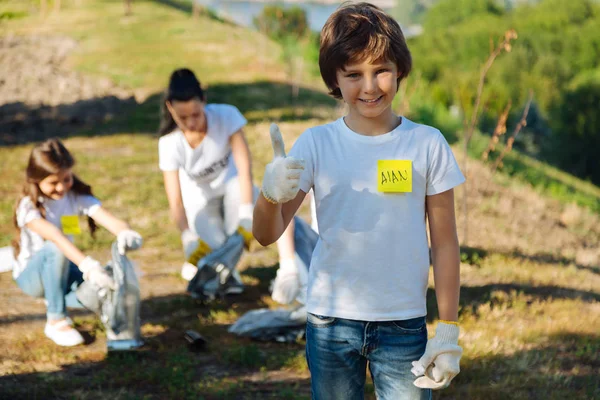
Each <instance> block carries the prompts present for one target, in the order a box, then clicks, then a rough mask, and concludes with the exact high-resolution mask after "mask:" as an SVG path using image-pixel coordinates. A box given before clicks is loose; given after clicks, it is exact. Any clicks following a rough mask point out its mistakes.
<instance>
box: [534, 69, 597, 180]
mask: <svg viewBox="0 0 600 400" xmlns="http://www.w3.org/2000/svg"><path fill="white" fill-rule="evenodd" d="M598 104H600V69H599V70H597V72H595V73H591V74H584V75H582V76H578V77H577V78H575V79H574V80H573V82H572V84H571V85H570V86H569V88H568V89H567V90H566V91H565V92H563V94H562V96H561V98H560V99H559V100H557V101H556V102H555V103H554V104H553V105H552V107H551V110H552V112H551V114H552V115H553V116H554V119H553V121H554V123H553V130H552V134H551V135H550V140H549V142H548V145H547V147H545V155H546V157H547V158H548V159H550V160H551V161H553V162H555V163H556V164H557V165H558V166H560V167H561V168H562V169H564V170H566V171H568V172H570V173H572V174H574V175H576V176H579V177H581V178H584V179H590V180H591V181H592V182H594V183H595V184H596V185H600V162H598V149H600V113H598Z"/></svg>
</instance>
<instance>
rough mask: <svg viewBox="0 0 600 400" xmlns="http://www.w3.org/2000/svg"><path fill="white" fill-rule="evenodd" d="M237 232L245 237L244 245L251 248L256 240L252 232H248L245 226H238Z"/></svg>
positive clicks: (247, 248)
mask: <svg viewBox="0 0 600 400" xmlns="http://www.w3.org/2000/svg"><path fill="white" fill-rule="evenodd" d="M237 232H238V233H239V234H240V235H241V236H242V237H243V238H244V247H245V248H246V250H249V249H250V243H252V241H253V240H254V236H252V233H251V232H248V231H247V230H246V229H245V228H244V227H243V226H238V228H237Z"/></svg>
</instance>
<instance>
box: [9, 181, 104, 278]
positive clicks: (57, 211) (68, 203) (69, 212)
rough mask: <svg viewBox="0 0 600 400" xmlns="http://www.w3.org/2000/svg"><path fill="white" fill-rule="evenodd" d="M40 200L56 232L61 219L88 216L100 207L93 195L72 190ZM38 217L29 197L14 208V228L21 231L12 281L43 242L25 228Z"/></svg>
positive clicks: (70, 237) (37, 211)
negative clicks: (60, 196) (15, 221)
mask: <svg viewBox="0 0 600 400" xmlns="http://www.w3.org/2000/svg"><path fill="white" fill-rule="evenodd" d="M41 201H42V205H43V207H44V209H45V211H46V220H47V221H48V222H50V223H51V224H52V225H54V226H56V227H57V228H58V229H60V230H63V225H62V221H61V218H62V217H64V216H77V217H79V216H82V215H86V216H89V217H91V216H92V215H93V214H94V213H95V212H96V210H98V208H100V205H101V203H100V200H98V199H97V198H95V197H94V196H89V195H78V194H76V193H74V192H73V191H69V192H68V193H67V194H66V195H65V196H64V197H63V198H61V199H59V200H52V199H48V198H45V197H44V198H41ZM40 218H42V215H41V214H40V212H39V210H38V209H37V208H36V207H35V204H33V202H32V201H31V198H30V197H29V196H25V197H23V198H22V199H21V201H20V202H19V205H18V206H17V225H18V226H19V228H20V229H21V236H20V245H21V251H20V252H19V255H18V256H17V260H16V261H17V262H16V265H15V268H13V278H15V279H17V277H18V276H19V275H20V274H21V272H23V270H24V269H25V268H26V267H27V262H28V261H29V259H30V258H31V257H32V256H33V255H34V254H35V253H37V252H38V251H39V250H40V249H41V248H42V247H43V246H44V239H43V238H42V237H41V236H40V235H38V234H37V233H35V232H33V231H31V230H29V229H28V228H27V226H26V225H27V224H28V223H30V222H31V221H34V220H36V219H40ZM66 236H67V237H68V238H69V240H71V241H73V235H69V234H67V235H66Z"/></svg>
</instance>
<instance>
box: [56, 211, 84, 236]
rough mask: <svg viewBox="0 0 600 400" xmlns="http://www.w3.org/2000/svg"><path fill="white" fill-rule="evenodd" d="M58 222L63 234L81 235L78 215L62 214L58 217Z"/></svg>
mask: <svg viewBox="0 0 600 400" xmlns="http://www.w3.org/2000/svg"><path fill="white" fill-rule="evenodd" d="M60 224H61V225H62V231H63V233H64V234H65V235H81V227H80V226H79V217H78V216H77V215H63V216H62V217H60Z"/></svg>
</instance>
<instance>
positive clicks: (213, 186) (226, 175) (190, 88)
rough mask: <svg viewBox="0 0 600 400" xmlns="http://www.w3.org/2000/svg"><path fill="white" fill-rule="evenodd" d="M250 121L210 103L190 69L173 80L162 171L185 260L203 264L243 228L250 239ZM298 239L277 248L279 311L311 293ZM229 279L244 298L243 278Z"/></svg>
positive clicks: (187, 270)
mask: <svg viewBox="0 0 600 400" xmlns="http://www.w3.org/2000/svg"><path fill="white" fill-rule="evenodd" d="M246 122H247V121H246V119H245V118H244V116H243V115H242V114H241V113H240V111H239V110H238V109H237V108H236V107H235V106H232V105H228V104H213V103H210V104H207V102H206V98H205V93H204V90H203V89H202V86H201V85H200V81H199V80H198V79H197V78H196V76H195V74H194V73H193V72H192V71H191V70H189V69H187V68H181V69H177V70H175V71H174V72H173V73H172V74H171V77H170V79H169V84H168V87H167V89H166V91H165V95H164V99H163V104H162V114H161V125H160V127H159V134H160V135H161V137H160V139H159V143H158V155H159V168H160V170H161V171H163V177H164V184H165V191H166V194H167V198H168V201H169V208H170V211H171V217H172V219H173V220H174V222H175V224H176V225H177V227H178V228H179V231H180V232H181V241H182V244H183V248H184V255H185V258H186V260H191V259H201V258H202V256H204V255H206V254H208V253H209V252H210V251H212V250H215V249H217V248H219V247H220V246H221V245H222V244H223V243H224V242H225V240H226V239H227V237H228V236H230V235H232V234H233V233H235V232H236V231H237V230H238V229H239V228H240V227H241V228H242V229H243V230H242V232H243V234H245V235H246V238H247V239H248V240H249V236H250V235H251V231H252V217H253V209H254V201H255V200H256V198H257V196H258V189H256V188H255V187H254V186H253V184H252V176H251V156H250V151H249V149H248V144H247V143H246V138H245V136H244V132H243V127H244V126H245V125H246ZM246 233H247V234H246ZM293 233H294V228H293V226H290V228H289V229H288V230H287V231H286V232H285V234H284V235H283V236H282V238H281V239H280V240H279V241H278V242H277V245H278V246H277V247H278V250H279V269H278V271H277V277H276V279H275V281H274V284H273V292H272V297H273V299H274V300H275V301H277V302H279V303H282V304H290V303H292V302H293V301H294V300H299V301H300V302H302V303H304V298H305V293H306V283H307V279H308V277H307V274H308V270H307V268H308V266H305V265H304V263H303V262H302V260H301V259H300V257H298V255H297V254H296V252H295V250H294V237H293ZM194 264H196V262H191V263H190V262H186V263H184V267H183V269H182V275H183V277H184V278H186V279H187V280H190V279H192V278H193V276H194V275H195V273H196V271H197V269H196V266H195V265H194ZM232 272H233V273H232V275H231V276H230V277H229V278H228V281H227V282H226V284H225V287H224V290H225V292H226V293H240V292H241V291H242V290H243V283H242V281H241V278H240V276H239V273H238V272H237V271H236V270H234V271H232Z"/></svg>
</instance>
